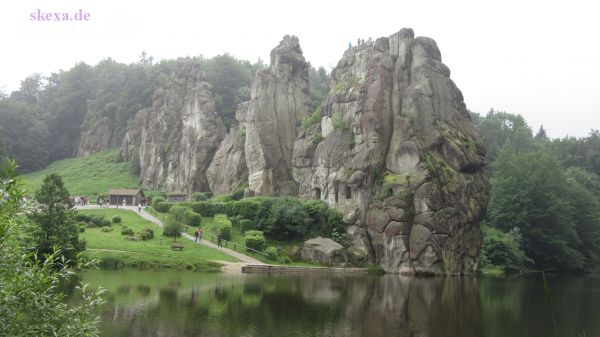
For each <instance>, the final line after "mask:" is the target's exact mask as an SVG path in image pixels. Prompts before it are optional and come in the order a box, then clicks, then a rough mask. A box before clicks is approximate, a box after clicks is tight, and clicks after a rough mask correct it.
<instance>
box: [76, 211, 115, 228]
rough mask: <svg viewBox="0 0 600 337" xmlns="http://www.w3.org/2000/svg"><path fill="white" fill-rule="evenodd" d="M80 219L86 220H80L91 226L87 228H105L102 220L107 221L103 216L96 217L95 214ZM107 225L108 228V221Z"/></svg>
mask: <svg viewBox="0 0 600 337" xmlns="http://www.w3.org/2000/svg"><path fill="white" fill-rule="evenodd" d="M82 218H85V219H86V220H82V221H87V222H89V223H92V224H93V225H92V226H88V228H89V227H102V226H105V222H104V220H107V219H104V216H102V215H96V214H92V215H90V216H85V215H84V216H83V217H82ZM107 221H108V220H107ZM108 223H109V224H108V225H109V226H110V221H108Z"/></svg>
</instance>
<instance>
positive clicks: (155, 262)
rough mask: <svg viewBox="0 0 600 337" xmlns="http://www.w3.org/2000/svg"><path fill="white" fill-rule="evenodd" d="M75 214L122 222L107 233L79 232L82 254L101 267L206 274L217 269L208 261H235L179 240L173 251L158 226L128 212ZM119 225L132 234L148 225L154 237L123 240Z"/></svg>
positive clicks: (96, 229) (108, 211)
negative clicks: (84, 243) (84, 244)
mask: <svg viewBox="0 0 600 337" xmlns="http://www.w3.org/2000/svg"><path fill="white" fill-rule="evenodd" d="M79 212H80V213H81V214H87V215H91V214H98V215H103V216H105V217H106V218H107V219H112V217H113V216H115V215H119V216H120V217H121V219H122V222H121V224H113V225H112V228H113V231H111V232H108V233H105V232H102V231H101V230H100V228H86V231H85V232H84V233H80V238H82V239H85V240H86V241H87V250H86V254H88V255H89V256H92V257H96V258H98V259H99V260H100V264H101V266H102V267H106V268H110V267H111V266H112V267H119V266H131V267H138V268H143V269H160V268H174V269H191V270H202V271H208V270H217V269H218V268H219V267H220V265H219V264H218V263H214V262H212V261H231V262H236V261H237V259H235V258H233V257H231V256H229V255H226V254H223V253H221V252H219V251H217V250H214V249H211V248H208V247H205V246H201V245H197V244H194V243H193V242H192V241H190V240H187V239H183V238H178V239H177V241H178V242H179V241H180V242H182V243H183V244H184V245H185V248H184V249H183V250H182V251H178V250H177V251H174V250H172V249H171V242H172V240H173V239H172V238H169V237H165V236H163V235H162V232H163V230H162V229H161V228H160V227H158V226H157V225H156V224H154V223H152V222H149V221H147V220H145V219H144V218H142V217H140V216H138V215H137V214H136V213H135V212H132V211H128V210H121V209H90V210H80V211H79ZM123 225H124V226H127V227H128V228H131V229H133V231H134V232H135V233H138V232H139V231H140V230H142V229H143V228H144V227H145V226H149V227H150V228H151V229H153V230H154V238H153V239H151V240H147V241H129V240H125V239H124V236H123V235H121V228H122V226H123ZM161 238H162V241H163V244H162V245H161V244H160V239H161Z"/></svg>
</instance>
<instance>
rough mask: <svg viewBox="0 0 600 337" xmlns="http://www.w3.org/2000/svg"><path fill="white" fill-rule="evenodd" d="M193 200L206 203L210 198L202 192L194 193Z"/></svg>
mask: <svg viewBox="0 0 600 337" xmlns="http://www.w3.org/2000/svg"><path fill="white" fill-rule="evenodd" d="M192 198H194V200H195V201H206V200H208V196H207V195H206V194H204V193H202V192H194V193H192Z"/></svg>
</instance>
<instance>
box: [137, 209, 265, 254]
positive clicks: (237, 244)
mask: <svg viewBox="0 0 600 337" xmlns="http://www.w3.org/2000/svg"><path fill="white" fill-rule="evenodd" d="M146 211H148V213H150V214H152V215H153V216H154V217H156V218H158V217H159V214H160V213H159V212H158V211H157V210H155V209H154V208H152V207H151V206H146ZM159 220H160V219H159ZM184 226H185V227H184V231H185V233H186V234H189V233H188V229H192V233H193V230H195V229H196V227H192V226H189V225H184ZM204 235H208V236H209V237H210V242H215V241H216V242H217V243H218V242H219V237H218V236H217V235H214V234H212V233H208V232H203V233H202V236H204ZM221 243H222V244H224V245H225V247H227V246H228V245H231V246H232V247H233V250H236V251H237V248H238V247H240V248H242V249H245V250H246V251H250V252H254V253H256V254H260V255H262V256H264V257H267V258H268V257H269V255H267V254H266V253H264V252H261V251H259V250H256V249H252V248H250V247H246V246H244V245H240V244H239V243H235V242H232V241H227V240H225V239H221Z"/></svg>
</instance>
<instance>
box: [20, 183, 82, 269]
mask: <svg viewBox="0 0 600 337" xmlns="http://www.w3.org/2000/svg"><path fill="white" fill-rule="evenodd" d="M35 201H36V202H37V207H36V209H35V210H33V211H32V212H31V213H30V214H28V218H29V220H31V222H32V224H33V225H34V227H33V231H34V235H33V237H34V240H35V241H36V249H37V251H38V252H39V253H43V254H49V253H51V252H52V251H53V250H54V247H55V246H59V247H61V252H62V255H63V256H65V257H66V258H67V259H69V260H75V259H76V256H77V254H78V253H79V252H81V251H83V250H85V241H81V240H79V228H78V227H77V224H76V220H75V210H74V209H73V202H72V201H71V199H70V198H69V191H68V190H67V189H66V188H65V186H64V183H63V181H62V178H61V177H60V176H59V175H57V174H55V173H52V174H49V175H48V176H46V177H45V178H44V183H43V185H42V187H41V188H40V189H39V190H38V191H36V192H35Z"/></svg>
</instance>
